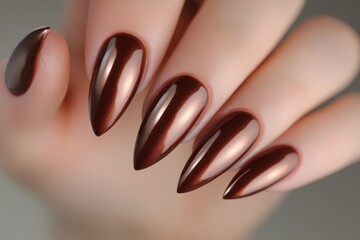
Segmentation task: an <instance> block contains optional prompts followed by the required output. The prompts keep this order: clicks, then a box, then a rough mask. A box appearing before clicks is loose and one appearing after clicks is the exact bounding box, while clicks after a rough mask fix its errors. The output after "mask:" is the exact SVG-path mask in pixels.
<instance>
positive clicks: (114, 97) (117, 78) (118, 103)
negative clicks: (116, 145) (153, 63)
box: [89, 33, 146, 136]
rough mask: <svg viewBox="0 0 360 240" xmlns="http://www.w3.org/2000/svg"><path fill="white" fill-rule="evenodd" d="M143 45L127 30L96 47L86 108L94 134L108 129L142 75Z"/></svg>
mask: <svg viewBox="0 0 360 240" xmlns="http://www.w3.org/2000/svg"><path fill="white" fill-rule="evenodd" d="M145 65H146V53H145V48H144V46H143V44H142V43H141V41H140V40H139V39H138V38H136V37H134V36H133V35H130V34H125V33H121V34H118V35H114V36H112V37H111V38H109V39H108V40H107V41H106V42H105V43H104V45H103V47H102V49H101V50H100V53H99V56H98V58H97V62H96V64H95V68H94V72H93V76H92V79H91V84H90V92H89V111H90V119H91V124H92V127H93V130H94V132H95V134H96V135H97V136H100V135H102V134H103V133H105V132H106V131H107V130H109V129H110V128H111V127H112V126H113V125H114V124H115V123H116V121H117V120H118V119H119V118H120V117H121V115H122V114H123V113H124V111H125V110H126V108H127V106H128V105H129V103H130V102H131V100H132V98H133V97H134V95H135V93H136V91H137V88H138V86H139V83H140V81H141V79H142V77H143V73H144V68H145Z"/></svg>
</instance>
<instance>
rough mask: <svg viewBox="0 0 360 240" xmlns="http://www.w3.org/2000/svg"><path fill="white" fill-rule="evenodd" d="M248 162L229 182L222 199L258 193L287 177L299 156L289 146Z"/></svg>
mask: <svg viewBox="0 0 360 240" xmlns="http://www.w3.org/2000/svg"><path fill="white" fill-rule="evenodd" d="M253 159H254V160H250V163H249V165H247V166H245V167H244V168H242V169H240V171H239V172H238V173H237V174H236V175H235V177H234V178H233V179H232V180H231V182H230V184H229V186H228V187H227V188H226V190H225V193H224V199H235V198H242V197H247V196H250V195H253V194H255V193H258V192H260V191H262V190H265V189H266V188H268V187H270V186H272V185H274V184H275V183H277V182H279V181H280V180H282V179H284V178H285V177H287V176H288V175H289V174H290V173H291V172H292V171H293V170H294V169H295V168H296V167H297V165H298V162H299V156H298V154H297V152H296V150H295V149H294V148H292V147H290V146H275V147H272V148H270V149H268V150H265V151H264V152H262V153H260V154H259V155H257V156H255V157H254V158H253Z"/></svg>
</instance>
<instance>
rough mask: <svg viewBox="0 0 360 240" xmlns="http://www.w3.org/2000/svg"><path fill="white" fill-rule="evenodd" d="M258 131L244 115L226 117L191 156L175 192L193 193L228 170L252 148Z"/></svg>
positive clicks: (235, 114) (250, 118)
mask: <svg viewBox="0 0 360 240" xmlns="http://www.w3.org/2000/svg"><path fill="white" fill-rule="evenodd" d="M259 131H260V129H259V124H258V122H257V120H256V119H255V118H254V117H253V116H252V115H250V114H248V113H246V112H235V113H232V114H230V115H229V116H227V117H225V118H224V120H223V121H221V122H220V124H219V125H218V127H217V128H215V130H214V131H212V132H211V133H210V134H208V135H207V136H208V137H205V138H204V140H203V141H202V143H200V144H199V145H198V146H197V148H196V149H195V150H194V152H193V154H192V155H191V156H190V158H189V160H188V162H187V164H186V165H185V167H184V169H183V171H182V173H181V177H180V180H179V184H178V190H177V191H178V192H179V193H183V192H188V191H192V190H194V189H196V188H199V187H201V186H203V185H205V184H207V183H209V182H210V181H212V180H213V179H215V178H216V177H218V176H219V175H221V174H222V173H223V172H225V171H226V170H228V169H229V168H230V167H231V166H232V165H233V164H234V163H235V162H236V161H237V160H238V159H239V158H240V157H241V156H242V155H243V154H244V153H245V152H246V151H247V150H248V149H249V148H250V147H251V146H252V144H253V143H254V142H255V140H256V138H257V137H258V135H259Z"/></svg>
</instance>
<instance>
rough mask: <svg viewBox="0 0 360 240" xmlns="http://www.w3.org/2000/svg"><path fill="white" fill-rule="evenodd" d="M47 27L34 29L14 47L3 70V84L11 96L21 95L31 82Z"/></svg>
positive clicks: (47, 30)
mask: <svg viewBox="0 0 360 240" xmlns="http://www.w3.org/2000/svg"><path fill="white" fill-rule="evenodd" d="M49 29H50V28H49V27H42V28H38V29H35V30H34V31H32V32H31V33H29V34H28V35H27V36H26V37H25V38H24V39H23V40H21V42H20V43H19V44H18V45H17V46H16V48H15V50H14V51H13V52H12V54H11V56H10V59H9V62H8V64H7V67H6V70H5V84H6V87H7V88H8V89H9V91H10V92H11V93H12V94H13V95H16V96H17V95H22V94H24V93H26V91H27V90H28V89H29V88H30V86H31V83H32V81H33V78H34V75H35V72H36V68H37V64H38V56H39V52H40V50H41V47H42V45H43V43H44V40H45V38H46V36H47V34H48V32H49Z"/></svg>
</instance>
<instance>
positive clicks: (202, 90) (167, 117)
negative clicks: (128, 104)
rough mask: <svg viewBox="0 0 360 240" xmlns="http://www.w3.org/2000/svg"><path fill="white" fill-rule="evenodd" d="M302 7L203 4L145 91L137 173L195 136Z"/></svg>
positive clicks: (276, 3)
mask: <svg viewBox="0 0 360 240" xmlns="http://www.w3.org/2000/svg"><path fill="white" fill-rule="evenodd" d="M301 6H302V1H300V0H299V1H290V2H289V1H225V2H224V1H215V0H214V1H211V0H209V1H205V2H204V3H203V5H202V7H201V8H200V10H199V12H198V14H197V16H195V18H194V20H193V22H192V23H191V24H190V26H189V28H188V29H187V31H186V33H185V35H184V36H183V38H182V40H181V42H180V43H179V45H178V46H177V48H176V49H175V51H174V53H173V55H172V56H171V57H170V59H169V61H168V62H167V64H166V65H165V67H164V69H163V70H162V72H161V74H160V77H159V79H158V80H157V81H156V82H155V83H154V85H153V86H152V88H151V89H150V91H149V95H148V96H147V99H146V101H145V105H144V112H146V114H145V117H144V120H143V123H142V126H141V127H140V131H139V135H138V141H137V144H136V149H135V165H136V166H135V168H139V169H140V168H146V167H148V166H150V165H152V164H154V163H155V162H157V161H159V160H160V159H161V158H162V157H164V156H165V155H166V154H167V153H169V152H170V151H171V149H173V148H174V147H175V146H176V145H177V144H178V143H179V142H180V141H181V140H182V139H183V138H184V137H185V136H186V135H187V134H189V135H188V137H187V139H190V138H191V137H192V136H194V135H195V134H196V133H197V132H198V131H199V130H200V129H201V128H202V127H203V126H204V124H205V123H206V122H207V121H208V120H209V119H210V118H211V117H212V115H213V114H214V113H215V112H216V111H217V110H218V109H219V107H220V106H221V105H222V104H223V103H224V102H225V101H226V99H227V98H228V97H229V96H230V95H231V94H232V93H233V92H234V91H235V89H236V88H237V87H238V86H239V85H240V84H241V83H242V82H243V80H244V79H245V78H246V77H247V76H248V75H249V74H250V73H251V71H253V70H254V68H255V67H256V66H257V65H258V64H259V63H260V62H261V61H262V60H263V59H264V58H265V57H266V55H267V54H268V53H269V52H270V51H271V49H272V48H273V47H274V46H275V44H276V43H277V42H278V41H279V39H280V38H281V37H282V35H283V34H284V32H285V31H286V29H287V28H288V26H289V25H290V24H291V22H292V21H293V20H294V18H295V16H296V15H297V13H298V11H299V10H300V8H301ZM250 13H251V14H250ZM187 86H191V87H187ZM174 89H179V91H176V90H174ZM180 116H181V117H180ZM195 123H196V124H195ZM194 124H195V126H194ZM174 132H175V133H176V134H173V133H174ZM150 152H151V153H150Z"/></svg>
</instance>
